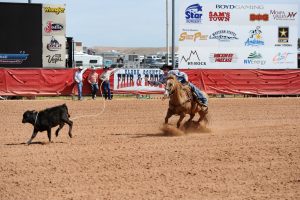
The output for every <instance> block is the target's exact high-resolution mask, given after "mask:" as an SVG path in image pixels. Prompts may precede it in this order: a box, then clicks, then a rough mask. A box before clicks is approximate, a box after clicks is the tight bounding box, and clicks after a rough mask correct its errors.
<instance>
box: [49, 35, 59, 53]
mask: <svg viewBox="0 0 300 200" xmlns="http://www.w3.org/2000/svg"><path fill="white" fill-rule="evenodd" d="M47 49H48V50H49V51H58V50H60V49H61V44H60V43H59V42H58V41H57V40H56V39H55V38H54V37H53V36H52V37H51V40H50V42H49V43H48V44H47Z"/></svg>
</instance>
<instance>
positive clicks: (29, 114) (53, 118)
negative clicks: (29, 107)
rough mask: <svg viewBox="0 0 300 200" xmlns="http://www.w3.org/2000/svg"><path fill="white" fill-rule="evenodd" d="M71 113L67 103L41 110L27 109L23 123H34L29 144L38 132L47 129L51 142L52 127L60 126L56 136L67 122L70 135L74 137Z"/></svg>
mask: <svg viewBox="0 0 300 200" xmlns="http://www.w3.org/2000/svg"><path fill="white" fill-rule="evenodd" d="M69 117H70V115H69V112H68V107H67V105H66V104H63V105H60V106H56V107H52V108H47V109H45V110H42V111H40V112H37V111H34V110H33V111H26V112H25V113H24V114H23V120H22V123H30V124H32V125H33V133H32V136H31V138H30V140H29V141H28V142H27V144H30V143H31V142H32V140H33V138H35V136H36V135H37V133H38V132H42V131H47V133H48V139H49V142H51V128H53V127H55V126H58V125H59V127H58V129H57V130H56V132H55V135H56V137H57V136H58V133H59V131H60V129H62V128H63V126H64V125H65V123H67V124H68V125H69V136H70V137H72V126H73V122H72V121H71V120H70V119H69Z"/></svg>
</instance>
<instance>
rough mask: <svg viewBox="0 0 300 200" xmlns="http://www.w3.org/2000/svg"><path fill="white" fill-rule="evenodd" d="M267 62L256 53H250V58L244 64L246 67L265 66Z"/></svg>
mask: <svg viewBox="0 0 300 200" xmlns="http://www.w3.org/2000/svg"><path fill="white" fill-rule="evenodd" d="M266 62H267V61H266V60H264V59H263V57H262V55H261V54H260V53H257V52H256V51H254V52H253V53H250V54H249V56H248V58H247V59H245V60H244V64H246V65H265V64H266Z"/></svg>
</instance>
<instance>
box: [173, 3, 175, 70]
mask: <svg viewBox="0 0 300 200" xmlns="http://www.w3.org/2000/svg"><path fill="white" fill-rule="evenodd" d="M172 66H173V69H175V0H172Z"/></svg>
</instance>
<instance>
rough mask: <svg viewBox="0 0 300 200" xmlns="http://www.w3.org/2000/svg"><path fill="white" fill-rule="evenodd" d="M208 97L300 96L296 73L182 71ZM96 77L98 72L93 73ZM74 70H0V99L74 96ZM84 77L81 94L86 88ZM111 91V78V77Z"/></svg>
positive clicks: (299, 82)
mask: <svg viewBox="0 0 300 200" xmlns="http://www.w3.org/2000/svg"><path fill="white" fill-rule="evenodd" d="M183 71H184V72H186V73H187V74H188V76H189V81H191V82H193V83H194V84H195V85H197V86H198V87H200V88H201V89H202V90H204V91H206V92H207V93H208V94H256V95H295V94H300V70H215V69H214V70H207V69H205V70H204V69H199V70H183ZM97 72H98V73H99V74H101V73H102V70H97ZM74 73H75V69H0V96H11V95H17V96H44V95H71V94H74V93H76V92H77V87H76V84H75V83H74V78H73V77H74ZM89 73H90V70H87V71H86V72H85V73H84V78H85V81H84V88H83V93H84V94H90V93H91V89H90V85H89V84H88V82H87V80H86V79H87V76H88V74H89ZM111 88H113V76H111Z"/></svg>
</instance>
